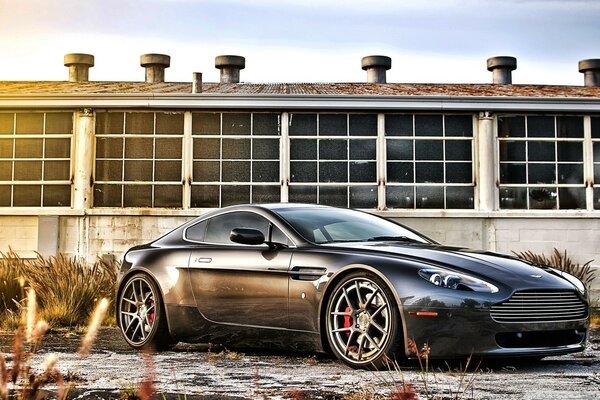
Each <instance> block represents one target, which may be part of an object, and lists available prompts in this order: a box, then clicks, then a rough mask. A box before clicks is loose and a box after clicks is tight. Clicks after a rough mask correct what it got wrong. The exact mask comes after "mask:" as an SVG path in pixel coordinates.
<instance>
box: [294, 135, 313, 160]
mask: <svg viewBox="0 0 600 400" xmlns="http://www.w3.org/2000/svg"><path fill="white" fill-rule="evenodd" d="M316 158H317V141H316V140H314V139H293V140H291V141H290V159H292V160H316Z"/></svg>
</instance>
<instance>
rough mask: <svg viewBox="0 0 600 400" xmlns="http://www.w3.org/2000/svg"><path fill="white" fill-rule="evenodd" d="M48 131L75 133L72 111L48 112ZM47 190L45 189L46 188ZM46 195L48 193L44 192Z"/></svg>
mask: <svg viewBox="0 0 600 400" xmlns="http://www.w3.org/2000/svg"><path fill="white" fill-rule="evenodd" d="M46 133H47V134H58V135H70V134H72V133H73V114H72V113H47V114H46ZM44 190H45V189H44ZM44 197H46V194H45V193H44Z"/></svg>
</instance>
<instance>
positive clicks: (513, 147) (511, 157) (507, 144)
mask: <svg viewBox="0 0 600 400" xmlns="http://www.w3.org/2000/svg"><path fill="white" fill-rule="evenodd" d="M499 146H500V161H525V154H526V152H525V146H526V143H525V142H512V141H504V140H503V141H501V142H500V144H499Z"/></svg>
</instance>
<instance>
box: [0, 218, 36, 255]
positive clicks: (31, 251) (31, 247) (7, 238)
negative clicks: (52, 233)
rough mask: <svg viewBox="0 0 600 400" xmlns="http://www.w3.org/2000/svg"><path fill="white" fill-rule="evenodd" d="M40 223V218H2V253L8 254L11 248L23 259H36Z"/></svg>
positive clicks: (0, 223) (0, 228) (0, 236)
mask: <svg viewBox="0 0 600 400" xmlns="http://www.w3.org/2000/svg"><path fill="white" fill-rule="evenodd" d="M38 221H39V218H38V217H28V216H0V251H1V252H3V253H6V252H7V251H8V250H9V248H10V249H12V250H14V251H15V252H17V254H19V255H20V256H21V257H26V258H33V257H35V256H36V254H35V252H36V251H37V250H38Z"/></svg>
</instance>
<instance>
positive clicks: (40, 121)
mask: <svg viewBox="0 0 600 400" xmlns="http://www.w3.org/2000/svg"><path fill="white" fill-rule="evenodd" d="M16 118H17V132H16V133H17V134H25V135H32V134H42V133H44V114H42V113H17V115H16ZM37 205H39V201H38V203H37Z"/></svg>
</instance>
